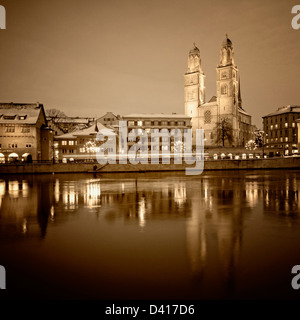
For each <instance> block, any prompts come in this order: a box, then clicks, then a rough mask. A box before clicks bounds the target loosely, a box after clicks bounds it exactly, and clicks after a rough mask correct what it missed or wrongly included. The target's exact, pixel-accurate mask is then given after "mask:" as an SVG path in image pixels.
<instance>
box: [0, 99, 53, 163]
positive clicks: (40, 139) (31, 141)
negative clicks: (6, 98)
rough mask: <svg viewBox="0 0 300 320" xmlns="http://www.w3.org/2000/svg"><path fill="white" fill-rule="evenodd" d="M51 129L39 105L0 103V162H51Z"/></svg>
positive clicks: (41, 106)
mask: <svg viewBox="0 0 300 320" xmlns="http://www.w3.org/2000/svg"><path fill="white" fill-rule="evenodd" d="M52 158H53V132H52V130H51V129H50V128H49V127H48V126H47V120H46V116H45V111H44V107H43V105H42V104H39V103H36V104H22V103H0V162H1V163H6V162H14V161H24V162H31V161H40V162H41V161H50V160H52Z"/></svg>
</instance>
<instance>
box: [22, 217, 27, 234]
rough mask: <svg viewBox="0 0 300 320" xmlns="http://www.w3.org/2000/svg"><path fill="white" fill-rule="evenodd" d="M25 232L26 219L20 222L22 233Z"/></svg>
mask: <svg viewBox="0 0 300 320" xmlns="http://www.w3.org/2000/svg"><path fill="white" fill-rule="evenodd" d="M26 232H27V219H26V218H24V219H23V221H22V233H26Z"/></svg>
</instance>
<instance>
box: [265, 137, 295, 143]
mask: <svg viewBox="0 0 300 320" xmlns="http://www.w3.org/2000/svg"><path fill="white" fill-rule="evenodd" d="M292 140H293V142H297V138H296V137H293V139H292ZM269 141H270V142H277V141H280V142H283V141H285V142H288V141H289V138H288V137H285V138H283V137H280V138H274V139H273V138H271V139H270V140H269V139H266V143H269Z"/></svg>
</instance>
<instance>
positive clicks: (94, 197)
mask: <svg viewBox="0 0 300 320" xmlns="http://www.w3.org/2000/svg"><path fill="white" fill-rule="evenodd" d="M100 196H101V189H100V183H98V182H95V183H90V184H88V185H87V186H86V192H85V194H84V203H85V204H86V206H87V207H88V208H92V207H95V206H99V205H100Z"/></svg>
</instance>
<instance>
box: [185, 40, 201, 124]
mask: <svg viewBox="0 0 300 320" xmlns="http://www.w3.org/2000/svg"><path fill="white" fill-rule="evenodd" d="M204 103H205V75H204V73H203V71H202V66H201V59H200V50H199V49H198V48H197V47H196V45H195V43H194V48H193V49H192V50H190V52H189V58H188V69H187V72H186V73H185V75H184V106H185V115H186V116H189V117H192V127H193V130H195V129H196V128H198V127H197V121H198V120H197V118H198V117H199V115H198V107H199V106H200V105H202V104H204Z"/></svg>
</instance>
